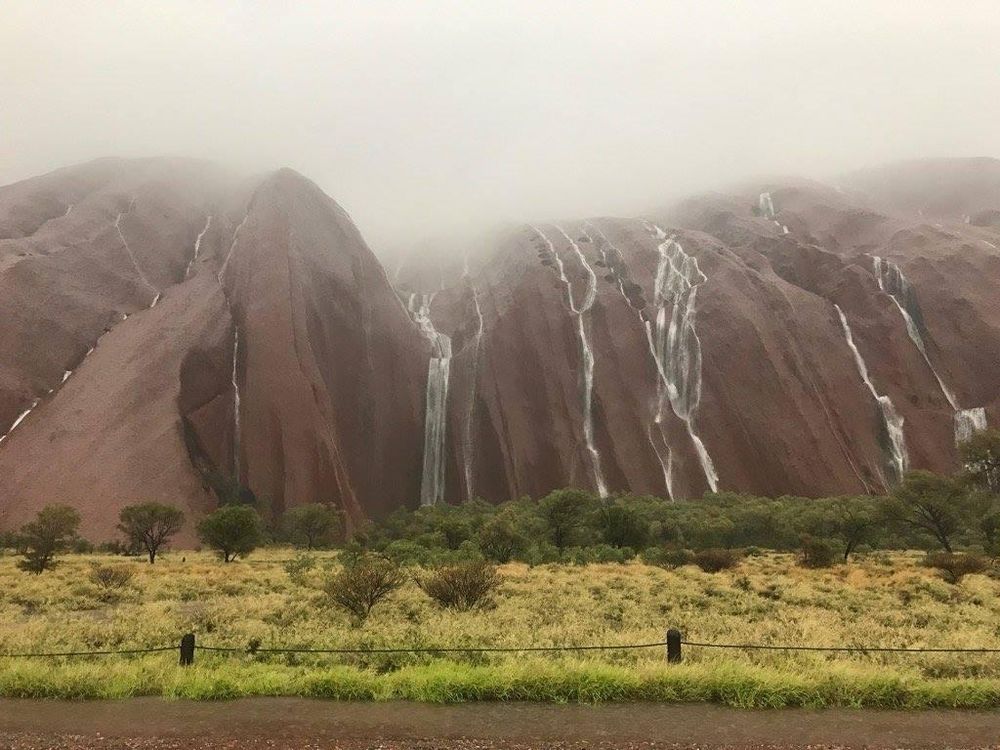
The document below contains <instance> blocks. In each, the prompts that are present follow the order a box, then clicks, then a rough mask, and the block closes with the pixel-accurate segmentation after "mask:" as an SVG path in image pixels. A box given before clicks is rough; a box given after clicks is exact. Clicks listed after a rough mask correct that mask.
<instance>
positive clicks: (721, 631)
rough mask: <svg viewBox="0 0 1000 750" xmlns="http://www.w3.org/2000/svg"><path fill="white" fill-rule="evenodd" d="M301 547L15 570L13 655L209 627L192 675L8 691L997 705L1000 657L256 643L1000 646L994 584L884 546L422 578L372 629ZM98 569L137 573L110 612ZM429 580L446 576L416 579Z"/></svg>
mask: <svg viewBox="0 0 1000 750" xmlns="http://www.w3.org/2000/svg"><path fill="white" fill-rule="evenodd" d="M295 556H296V553H295V552H294V551H293V550H290V549H287V548H270V549H261V550H258V551H257V552H256V553H255V554H254V555H253V556H251V557H250V558H247V559H241V560H239V561H237V562H235V563H231V564H229V565H223V564H221V563H220V562H219V561H218V560H217V559H215V556H214V555H213V554H212V553H211V552H210V551H205V552H200V553H199V552H190V551H189V552H183V553H181V552H170V551H168V552H166V553H163V554H162V555H161V557H160V558H159V559H158V560H157V563H156V565H148V564H146V563H143V562H140V561H138V560H127V559H125V560H123V559H122V558H121V557H114V556H109V555H92V554H85V555H68V556H66V557H65V558H64V559H63V561H62V563H61V565H60V566H59V567H58V568H56V569H55V570H53V571H49V572H47V573H46V574H45V575H41V576H34V575H25V574H24V573H23V572H21V571H19V570H18V569H17V567H16V558H14V557H13V556H5V557H0V653H10V652H22V651H33V650H55V651H61V650H98V649H128V648H142V647H160V646H175V645H176V644H177V642H178V641H179V638H180V636H181V635H182V634H183V633H187V632H193V633H195V634H196V635H197V640H198V643H199V644H200V645H202V646H229V647H234V648H236V649H238V651H239V653H236V654H227V655H221V654H214V653H211V652H208V651H204V650H200V649H199V650H198V652H197V657H196V662H195V665H194V666H193V667H190V668H182V667H179V666H178V665H177V652H176V651H170V652H167V653H163V654H150V655H146V656H132V657H93V658H67V659H56V660H38V659H28V660H16V659H5V658H2V657H0V695H6V696H26V697H74V698H84V697H95V698H98V697H121V696H128V695H168V696H178V697H190V698H234V697H239V696H242V695H303V696H313V697H328V698H340V699H373V700H382V699H390V698H412V699H417V700H430V701H456V700H485V699H497V700H514V699H533V700H561V701H562V700H571V701H575V700H583V701H608V700H640V699H646V700H664V701H687V700H698V701H715V702H721V703H727V704H731V705H738V706H748V707H777V706H814V707H818V706H826V705H848V706H857V705H864V706H873V707H876V706H877V707H920V706H929V705H936V706H965V707H974V706H978V707H986V706H990V707H996V706H1000V656H997V655H995V654H938V653H924V654H908V655H901V654H878V653H865V652H863V651H859V652H852V653H833V654H828V653H788V652H781V651H774V652H743V651H717V650H710V649H700V648H695V647H688V646H685V647H684V662H683V663H682V664H681V665H671V666H668V665H666V664H665V663H664V655H663V649H662V648H661V647H656V648H650V649H641V650H635V651H608V652H587V653H584V654H580V653H573V652H566V653H559V652H556V653H552V654H544V655H537V654H536V655H525V654H522V653H516V652H515V653H506V654H505V653H501V654H482V653H472V652H467V653H461V652H459V653H452V654H448V655H446V656H435V655H434V654H432V653H389V654H379V653H372V654H367V655H364V654H325V655H324V654H267V653H261V652H260V651H258V652H257V653H247V650H248V649H249V647H250V645H251V644H253V643H257V644H260V646H261V647H262V648H267V647H272V646H300V647H301V646H306V647H323V646H326V647H336V648H364V649H379V648H397V647H401V646H405V647H422V648H433V647H453V648H454V647H458V648H461V647H468V648H472V647H478V646H499V647H514V648H516V647H518V646H524V645H537V646H551V645H574V644H581V645H582V644H601V643H603V644H615V643H618V644H623V643H653V642H656V641H660V640H662V639H663V634H664V631H665V630H666V628H668V627H677V628H679V629H680V630H681V631H682V632H683V633H684V634H685V637H686V639H688V640H692V641H706V642H730V643H764V644H789V643H791V644H812V645H840V646H844V645H850V646H866V645H867V646H872V645H875V646H878V645H883V646H907V647H946V646H950V647H993V648H1000V633H998V631H997V628H996V622H997V620H998V618H1000V581H997V580H996V579H995V578H994V577H993V575H992V573H990V572H989V571H987V572H985V573H969V574H967V575H965V576H964V577H963V578H962V579H961V581H960V582H959V583H957V584H949V583H947V582H946V581H945V580H943V579H942V577H941V575H940V573H939V572H938V571H937V570H935V569H932V568H928V567H926V566H925V565H924V559H925V555H924V554H923V553H921V552H867V553H862V554H859V555H857V556H856V558H852V561H851V562H850V563H848V564H847V565H843V564H837V565H834V566H833V567H830V568H820V569H810V568H805V567H802V566H801V565H800V564H799V562H798V553H797V552H788V553H770V552H767V553H756V552H755V553H753V554H750V555H748V556H746V557H744V558H743V559H742V560H740V562H739V564H738V565H737V566H736V567H735V568H732V569H730V570H723V571H720V572H718V573H705V572H703V571H702V570H700V569H699V568H698V567H697V566H695V565H692V564H686V565H680V566H679V567H676V568H669V569H668V568H664V567H659V566H651V565H645V564H642V563H639V562H634V561H633V562H628V563H625V564H620V563H600V564H587V565H575V564H562V563H546V564H540V565H534V566H531V565H527V564H524V563H517V562H515V563H509V564H507V565H503V566H500V568H499V574H500V575H501V576H502V577H503V585H502V586H501V588H500V589H499V590H497V591H496V592H495V594H494V595H493V596H492V597H491V598H492V604H491V606H490V607H489V608H481V607H473V608H470V609H468V610H459V609H451V608H447V607H442V606H440V605H438V604H437V603H436V602H435V601H434V600H433V599H431V598H430V597H429V596H427V594H425V593H424V591H422V590H421V589H420V587H419V586H418V585H417V583H416V582H415V581H414V580H413V578H412V576H405V577H404V580H403V582H402V583H401V585H400V586H399V587H398V588H397V589H396V590H395V591H393V593H392V594H391V595H390V596H388V597H386V598H385V599H383V600H382V601H381V602H380V603H379V604H378V605H377V606H375V607H374V608H373V609H372V610H371V614H370V615H369V617H368V619H367V620H366V621H365V622H364V623H363V624H362V625H361V626H360V627H359V626H358V625H357V624H356V622H355V618H354V617H353V615H351V614H350V613H348V612H346V611H344V610H343V609H341V608H339V607H337V606H335V605H334V604H333V603H332V602H331V601H330V599H329V597H328V596H327V594H326V593H325V592H324V591H323V586H324V584H325V582H326V581H327V580H329V577H330V576H331V575H335V574H336V573H338V572H339V571H341V570H342V569H343V563H342V562H341V560H340V557H341V556H342V553H338V552H324V551H320V552H314V553H312V555H311V559H312V560H313V561H314V563H313V564H312V565H311V566H310V567H309V568H308V569H307V570H305V571H304V572H303V573H302V576H301V578H300V579H299V580H297V581H296V580H292V578H291V577H290V576H289V574H288V573H287V572H286V564H287V563H288V561H289V560H292V559H294V558H295ZM92 563H98V564H100V565H105V566H124V567H128V568H129V569H130V570H132V571H133V572H134V575H133V576H132V578H131V581H130V582H129V584H128V585H127V588H126V589H124V593H123V594H122V595H121V596H119V597H115V598H114V599H113V601H110V602H109V601H106V600H105V596H104V592H103V591H102V590H101V588H100V587H99V586H98V585H96V584H95V583H94V582H93V581H92V580H91V579H90V576H89V572H90V569H91V565H92ZM413 572H415V573H419V574H421V575H426V574H428V573H429V572H430V569H424V568H415V569H414V570H413Z"/></svg>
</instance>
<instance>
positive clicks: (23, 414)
mask: <svg viewBox="0 0 1000 750" xmlns="http://www.w3.org/2000/svg"><path fill="white" fill-rule="evenodd" d="M39 401H41V399H37V398H36V399H35V400H34V401H32V402H31V406H29V407H28V408H27V409H25V410H24V411H23V412H21V414H20V415H19V416H18V418H17V419H15V420H14V423H13V424H12V425H11V426H10V428H9V429H8V430H7V432H5V433H4V434H3V435H0V443H2V442H3V441H4V440H6V439H7V436H8V435H10V433H12V432H13V431H14V430H16V429H17V426H18V425H19V424H21V422H23V421H24V420H25V419H27V418H28V415H29V414H31V412H32V411H34V409H35V407H36V406H38V403H39Z"/></svg>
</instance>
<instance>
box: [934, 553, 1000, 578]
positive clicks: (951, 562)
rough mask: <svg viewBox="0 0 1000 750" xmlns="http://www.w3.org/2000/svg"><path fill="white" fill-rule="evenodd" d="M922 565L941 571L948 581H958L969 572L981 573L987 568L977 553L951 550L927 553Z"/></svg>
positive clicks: (987, 565) (984, 561)
mask: <svg viewBox="0 0 1000 750" xmlns="http://www.w3.org/2000/svg"><path fill="white" fill-rule="evenodd" d="M924 565H925V566H927V567H928V568H934V569H935V570H938V571H940V572H941V575H942V577H943V578H944V579H945V580H946V581H947V582H948V583H959V582H960V581H961V580H962V579H963V578H964V577H965V576H967V575H969V574H970V573H982V572H983V571H984V570H986V569H987V568H989V563H988V562H987V561H986V560H985V559H984V558H982V557H980V556H979V555H966V554H961V553H959V554H954V553H951V552H935V553H932V554H929V555H927V557H926V558H925V559H924Z"/></svg>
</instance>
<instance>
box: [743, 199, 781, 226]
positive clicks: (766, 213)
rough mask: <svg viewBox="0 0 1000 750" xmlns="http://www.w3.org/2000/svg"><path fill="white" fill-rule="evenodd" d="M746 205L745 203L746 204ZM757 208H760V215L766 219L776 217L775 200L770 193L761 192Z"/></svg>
mask: <svg viewBox="0 0 1000 750" xmlns="http://www.w3.org/2000/svg"><path fill="white" fill-rule="evenodd" d="M744 205H745V204H744ZM757 208H758V209H759V210H760V215H761V216H763V217H764V218H765V219H772V220H773V219H774V217H775V216H776V212H775V210H774V201H773V200H772V199H771V194H770V193H761V194H760V197H758V198H757Z"/></svg>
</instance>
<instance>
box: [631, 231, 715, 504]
mask: <svg viewBox="0 0 1000 750" xmlns="http://www.w3.org/2000/svg"><path fill="white" fill-rule="evenodd" d="M651 229H652V230H653V232H654V234H655V235H656V238H657V239H658V240H661V242H660V244H659V245H658V246H657V252H658V253H659V261H658V262H657V266H656V279H655V285H654V307H655V309H656V323H655V328H654V329H652V330H651V331H650V335H651V336H652V338H653V354H654V357H655V359H656V361H657V366H658V368H659V371H660V375H661V380H662V385H663V388H662V390H661V393H660V395H659V401H660V405H659V407H658V408H659V410H660V413H661V414H662V410H663V405H664V400H668V401H669V402H670V406H671V408H672V409H673V411H674V414H676V415H677V416H678V417H679V418H680V419H681V420H682V421H683V422H684V424H685V425H686V426H687V431H688V435H690V437H691V442H692V443H693V444H694V447H695V452H696V453H697V454H698V461H699V463H700V464H701V468H702V471H704V472H705V480H706V481H707V482H708V486H709V489H710V490H711V491H712V492H715V491H717V490H718V487H719V475H718V473H717V472H716V470H715V464H714V463H713V462H712V457H711V456H710V455H709V453H708V449H707V448H706V447H705V443H704V442H703V441H702V439H701V438H700V437H699V436H698V434H697V433H696V432H695V429H694V417H695V414H696V412H697V410H698V405H699V403H700V402H701V340H700V339H699V338H698V332H697V331H696V330H695V303H696V300H697V296H698V287H699V286H701V285H702V284H704V283H705V282H706V281H708V278H707V277H706V276H705V274H703V273H702V272H701V269H700V268H699V267H698V259H697V258H695V257H694V256H693V255H688V254H687V253H686V252H684V248H682V247H681V246H680V243H678V242H677V241H676V240H675V239H674V237H673V236H670V237H668V236H667V234H666V232H664V231H663V230H662V229H661V228H660V227H658V226H656V225H655V224H654V225H651ZM668 316H669V319H668ZM648 326H649V324H647V327H648Z"/></svg>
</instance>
